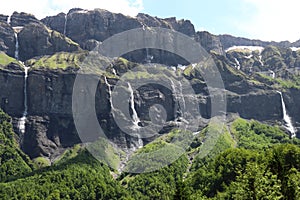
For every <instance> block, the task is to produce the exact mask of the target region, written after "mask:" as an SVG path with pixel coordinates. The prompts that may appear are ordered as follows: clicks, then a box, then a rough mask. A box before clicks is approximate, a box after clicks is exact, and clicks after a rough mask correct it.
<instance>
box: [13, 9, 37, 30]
mask: <svg viewBox="0 0 300 200" xmlns="http://www.w3.org/2000/svg"><path fill="white" fill-rule="evenodd" d="M30 23H40V21H39V20H38V19H37V18H35V16H34V15H31V14H28V13H24V12H21V13H18V12H14V13H13V14H12V16H11V17H10V25H11V26H12V27H16V26H25V25H27V24H30Z"/></svg>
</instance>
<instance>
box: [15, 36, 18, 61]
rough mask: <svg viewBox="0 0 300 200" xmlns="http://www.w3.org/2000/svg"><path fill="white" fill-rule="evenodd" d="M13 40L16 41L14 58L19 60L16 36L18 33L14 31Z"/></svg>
mask: <svg viewBox="0 0 300 200" xmlns="http://www.w3.org/2000/svg"><path fill="white" fill-rule="evenodd" d="M14 34H15V40H16V43H15V49H16V50H15V59H17V60H19V38H18V33H17V32H15V33H14Z"/></svg>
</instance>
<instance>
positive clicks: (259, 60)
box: [258, 55, 264, 66]
mask: <svg viewBox="0 0 300 200" xmlns="http://www.w3.org/2000/svg"><path fill="white" fill-rule="evenodd" d="M258 58H259V59H258V62H259V63H260V64H261V66H264V63H263V61H262V55H259V57H258Z"/></svg>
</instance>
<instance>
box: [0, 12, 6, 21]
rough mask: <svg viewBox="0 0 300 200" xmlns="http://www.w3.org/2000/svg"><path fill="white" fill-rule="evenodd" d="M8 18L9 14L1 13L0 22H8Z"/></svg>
mask: <svg viewBox="0 0 300 200" xmlns="http://www.w3.org/2000/svg"><path fill="white" fill-rule="evenodd" d="M7 19H8V16H7V15H2V14H0V22H6V23H7Z"/></svg>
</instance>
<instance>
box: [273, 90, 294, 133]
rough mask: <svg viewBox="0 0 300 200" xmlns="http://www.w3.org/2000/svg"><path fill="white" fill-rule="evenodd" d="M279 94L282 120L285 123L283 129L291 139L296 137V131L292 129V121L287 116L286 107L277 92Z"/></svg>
mask: <svg viewBox="0 0 300 200" xmlns="http://www.w3.org/2000/svg"><path fill="white" fill-rule="evenodd" d="M277 92H278V93H279V94H280V98H281V105H282V113H283V120H284V121H285V123H286V126H285V128H286V129H287V130H288V131H289V132H290V133H291V138H294V137H296V130H295V128H294V127H293V124H292V119H291V117H290V116H289V115H288V113H287V111H286V107H285V103H284V100H283V95H282V93H281V92H279V91H277Z"/></svg>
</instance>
